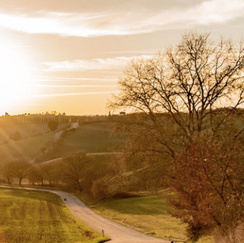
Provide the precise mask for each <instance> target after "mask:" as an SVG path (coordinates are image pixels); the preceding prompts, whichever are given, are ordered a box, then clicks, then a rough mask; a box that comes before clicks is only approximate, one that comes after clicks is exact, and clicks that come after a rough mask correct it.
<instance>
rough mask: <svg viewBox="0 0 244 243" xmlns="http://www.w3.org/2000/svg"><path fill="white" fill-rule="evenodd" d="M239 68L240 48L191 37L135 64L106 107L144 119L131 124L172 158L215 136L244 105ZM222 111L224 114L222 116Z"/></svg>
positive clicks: (242, 64) (243, 63)
mask: <svg viewBox="0 0 244 243" xmlns="http://www.w3.org/2000/svg"><path fill="white" fill-rule="evenodd" d="M243 69H244V48H243V45H242V43H240V45H239V46H235V45H234V44H233V43H232V42H230V41H224V40H221V41H220V43H219V44H214V43H213V42H211V41H210V39H209V34H198V33H189V34H186V35H183V37H182V41H181V42H180V44H179V45H177V46H176V47H174V48H173V47H172V48H169V49H168V50H166V52H165V53H160V54H158V55H156V56H155V57H153V58H151V59H136V60H133V61H132V62H131V63H130V64H129V65H128V66H127V68H126V70H125V73H124V76H123V77H121V78H120V80H119V86H120V94H119V95H118V96H115V98H114V100H113V101H112V102H111V103H110V105H111V106H112V107H113V108H114V109H120V108H122V109H123V110H126V111H131V112H139V113H140V116H141V117H142V118H143V119H138V118H137V120H136V121H134V123H133V125H134V126H135V125H137V127H141V128H143V130H146V131H147V133H148V136H149V134H150V139H151V140H153V141H156V143H157V144H158V148H157V149H158V150H159V151H161V152H167V153H169V154H170V155H171V156H172V157H174V156H175V153H176V148H179V147H180V148H182V146H183V145H184V147H187V146H188V144H189V143H191V142H192V141H193V140H194V139H197V138H198V137H199V136H200V135H201V134H202V133H203V132H204V133H206V132H207V133H208V134H209V136H210V137H211V138H212V137H215V136H217V134H218V131H219V130H220V129H221V128H223V126H222V125H223V124H225V122H226V120H227V118H228V117H229V116H230V114H231V113H232V112H233V111H235V108H237V107H239V106H240V105H241V104H242V103H243V87H244V82H243ZM221 107H225V108H226V107H228V109H223V110H221V112H220V110H219V108H221ZM165 113H166V114H167V115H165V116H162V114H165ZM138 117H139V116H138ZM167 124H170V128H169V127H168V126H167Z"/></svg>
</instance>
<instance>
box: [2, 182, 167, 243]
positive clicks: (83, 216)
mask: <svg viewBox="0 0 244 243" xmlns="http://www.w3.org/2000/svg"><path fill="white" fill-rule="evenodd" d="M0 187H2V188H18V189H25V190H40V191H47V192H52V193H55V194H57V195H58V196H60V197H61V199H62V201H63V202H64V203H65V204H66V206H67V207H68V208H69V210H70V212H71V213H72V214H73V215H74V216H75V217H76V218H78V219H80V220H81V221H82V222H84V223H85V224H87V225H89V226H90V227H91V228H93V229H94V230H96V231H98V232H102V230H103V231H104V233H105V235H106V236H109V237H110V238H111V241H110V242H112V243H168V242H169V241H166V240H162V239H159V238H154V237H151V236H147V235H144V234H142V233H139V232H137V231H135V230H132V229H129V228H126V227H124V226H122V225H119V224H116V223H114V222H112V221H110V220H108V219H105V218H103V217H101V216H100V215H98V214H96V213H94V212H93V211H92V210H91V209H89V208H88V207H87V206H86V205H85V204H84V203H83V202H81V201H80V200H79V199H78V198H77V197H75V196H74V195H71V194H69V193H67V192H62V191H56V190H49V189H36V188H26V187H11V186H0Z"/></svg>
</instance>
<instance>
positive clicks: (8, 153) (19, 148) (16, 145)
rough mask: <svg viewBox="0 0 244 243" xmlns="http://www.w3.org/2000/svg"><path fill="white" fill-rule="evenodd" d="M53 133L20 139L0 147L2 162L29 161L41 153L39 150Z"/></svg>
mask: <svg viewBox="0 0 244 243" xmlns="http://www.w3.org/2000/svg"><path fill="white" fill-rule="evenodd" d="M52 137H53V133H44V134H39V135H36V136H30V137H27V138H22V139H20V140H18V141H12V140H11V141H9V142H8V143H7V144H2V145H0V155H1V158H2V159H4V160H8V159H12V158H19V157H23V158H25V159H27V160H30V159H32V158H34V157H35V156H37V155H38V154H40V153H41V148H42V147H43V146H45V145H46V143H47V142H48V141H50V139H52Z"/></svg>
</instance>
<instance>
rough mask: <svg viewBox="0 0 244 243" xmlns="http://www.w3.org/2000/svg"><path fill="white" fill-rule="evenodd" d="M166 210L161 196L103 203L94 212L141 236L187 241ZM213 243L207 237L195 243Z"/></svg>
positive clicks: (183, 227)
mask: <svg viewBox="0 0 244 243" xmlns="http://www.w3.org/2000/svg"><path fill="white" fill-rule="evenodd" d="M169 209H170V208H169V206H168V205H167V203H166V201H165V200H164V199H163V197H161V196H146V197H133V198H126V199H117V200H109V201H105V202H102V203H99V204H98V205H97V206H96V207H95V208H94V211H95V212H97V213H98V214H100V215H102V216H104V217H106V218H108V219H110V220H112V221H115V222H117V223H120V224H123V225H125V226H127V227H130V228H133V229H135V230H137V231H140V232H142V233H144V234H147V235H151V236H155V237H159V238H162V239H166V240H173V241H175V242H183V241H185V240H186V239H187V238H186V225H185V224H183V223H182V222H181V221H180V220H178V219H175V218H173V217H171V216H170V215H169V214H168V213H167V211H168V210H169ZM212 242H213V241H212V240H211V238H210V237H204V238H202V239H200V240H199V241H198V243H212Z"/></svg>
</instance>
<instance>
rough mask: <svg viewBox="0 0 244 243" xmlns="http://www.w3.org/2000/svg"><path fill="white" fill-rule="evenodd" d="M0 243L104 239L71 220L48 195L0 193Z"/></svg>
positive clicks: (85, 242) (84, 242)
mask: <svg viewBox="0 0 244 243" xmlns="http://www.w3.org/2000/svg"><path fill="white" fill-rule="evenodd" d="M0 208H1V210H0V242H1V243H5V242H11V243H33V242H35V243H38V242H43V243H44V242H45V243H49V242H50V243H58V242H59V243H66V242H67V243H71V242H72V243H78V242H82V243H98V242H103V241H104V240H105V239H107V238H103V237H102V235H101V234H100V233H97V232H95V231H94V230H92V229H90V228H89V227H88V226H86V225H85V224H83V223H82V222H81V221H78V220H77V219H76V218H74V217H73V216H72V215H71V214H70V212H69V210H68V209H67V208H66V207H65V206H64V204H63V202H62V201H61V199H60V198H59V197H58V196H56V195H54V194H51V193H45V192H31V191H22V190H8V189H0Z"/></svg>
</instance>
